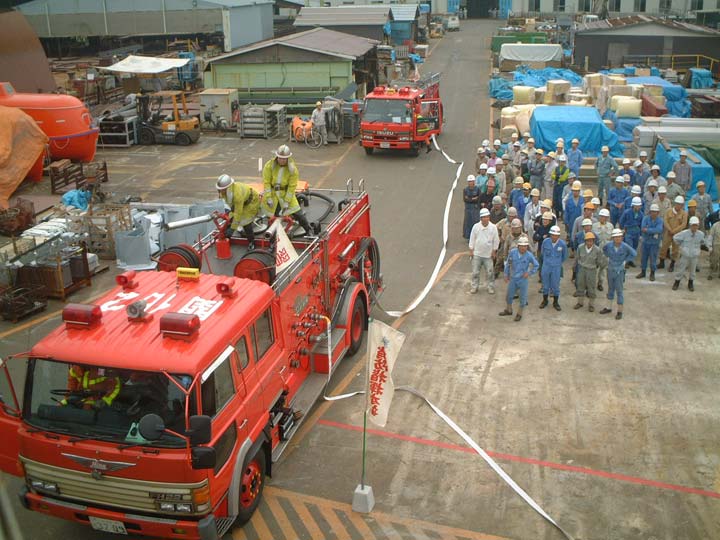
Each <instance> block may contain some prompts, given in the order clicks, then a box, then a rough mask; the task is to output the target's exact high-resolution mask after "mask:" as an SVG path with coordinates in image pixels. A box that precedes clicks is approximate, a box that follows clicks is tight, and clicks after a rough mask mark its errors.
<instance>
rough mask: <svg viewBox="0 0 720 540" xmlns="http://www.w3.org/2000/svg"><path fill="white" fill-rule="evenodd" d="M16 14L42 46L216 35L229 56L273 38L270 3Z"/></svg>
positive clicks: (64, 6)
mask: <svg viewBox="0 0 720 540" xmlns="http://www.w3.org/2000/svg"><path fill="white" fill-rule="evenodd" d="M18 9H19V10H20V11H21V12H22V13H23V14H24V15H25V17H26V18H27V20H28V22H29V23H30V25H31V26H32V28H33V29H34V30H35V32H36V33H37V35H38V37H40V38H41V39H42V40H43V41H47V40H55V39H58V38H72V39H78V38H105V37H123V36H197V35H200V34H219V35H221V36H222V43H223V49H224V50H225V51H230V50H232V49H234V48H237V47H242V46H244V45H248V44H250V43H255V42H257V41H262V40H265V39H269V38H271V37H272V36H273V0H84V1H82V2H79V1H76V0H34V1H32V2H28V3H26V4H22V5H21V6H19V7H18Z"/></svg>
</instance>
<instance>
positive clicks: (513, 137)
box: [510, 131, 520, 139]
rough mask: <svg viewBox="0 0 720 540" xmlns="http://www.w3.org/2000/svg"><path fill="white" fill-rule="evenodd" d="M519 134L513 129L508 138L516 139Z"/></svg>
mask: <svg viewBox="0 0 720 540" xmlns="http://www.w3.org/2000/svg"><path fill="white" fill-rule="evenodd" d="M519 136H520V135H519V134H518V132H517V131H513V132H512V134H511V135H510V138H511V139H517V138H518V137H519Z"/></svg>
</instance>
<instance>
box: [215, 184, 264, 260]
mask: <svg viewBox="0 0 720 540" xmlns="http://www.w3.org/2000/svg"><path fill="white" fill-rule="evenodd" d="M215 189H217V191H218V195H219V197H220V198H221V199H222V200H223V201H225V204H227V205H228V206H229V207H230V220H231V222H230V226H229V227H227V229H225V235H226V236H227V237H228V238H230V237H231V236H232V235H233V234H234V233H235V232H236V231H237V230H238V229H239V228H240V227H242V229H243V232H244V233H245V238H247V241H248V248H249V249H254V248H255V232H254V231H253V225H252V223H253V221H254V220H255V217H256V216H257V215H258V212H259V211H260V195H259V194H258V193H257V191H255V190H254V189H253V188H252V187H251V186H249V185H247V184H243V183H242V182H236V181H235V179H234V178H233V177H232V176H230V175H228V174H221V175H220V176H219V177H218V179H217V182H215Z"/></svg>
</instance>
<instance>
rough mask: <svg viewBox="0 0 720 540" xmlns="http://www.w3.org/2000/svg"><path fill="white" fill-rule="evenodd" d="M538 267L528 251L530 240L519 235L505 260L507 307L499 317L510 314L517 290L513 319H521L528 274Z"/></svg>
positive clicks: (533, 272)
mask: <svg viewBox="0 0 720 540" xmlns="http://www.w3.org/2000/svg"><path fill="white" fill-rule="evenodd" d="M518 221H519V220H518ZM518 225H519V223H518ZM538 267H539V263H538V261H537V259H536V258H535V256H534V255H533V254H532V253H531V252H530V240H529V239H528V237H527V236H525V235H521V236H520V237H519V238H518V240H517V246H516V247H514V248H512V249H511V250H510V252H509V253H508V257H507V261H506V262H505V269H504V273H505V281H506V283H507V284H508V288H507V294H506V296H505V303H506V306H507V307H506V308H505V309H504V310H503V311H501V312H500V316H501V317H504V316H507V315H512V313H513V310H512V304H513V298H514V297H515V293H516V292H518V293H519V295H520V306H519V307H518V311H517V314H516V315H515V321H516V322H517V321H519V320H520V319H522V312H523V308H524V307H525V306H527V303H528V280H529V278H530V276H532V275H533V274H535V273H536V272H537V271H538Z"/></svg>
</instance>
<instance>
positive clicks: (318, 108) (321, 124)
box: [310, 101, 328, 146]
mask: <svg viewBox="0 0 720 540" xmlns="http://www.w3.org/2000/svg"><path fill="white" fill-rule="evenodd" d="M310 120H312V123H313V126H315V127H316V128H317V130H318V132H319V133H320V138H321V139H322V142H323V144H324V145H325V146H327V143H328V138H327V126H326V124H325V111H323V110H322V101H318V102H317V103H316V104H315V108H314V109H313V112H312V115H311V116H310Z"/></svg>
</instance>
